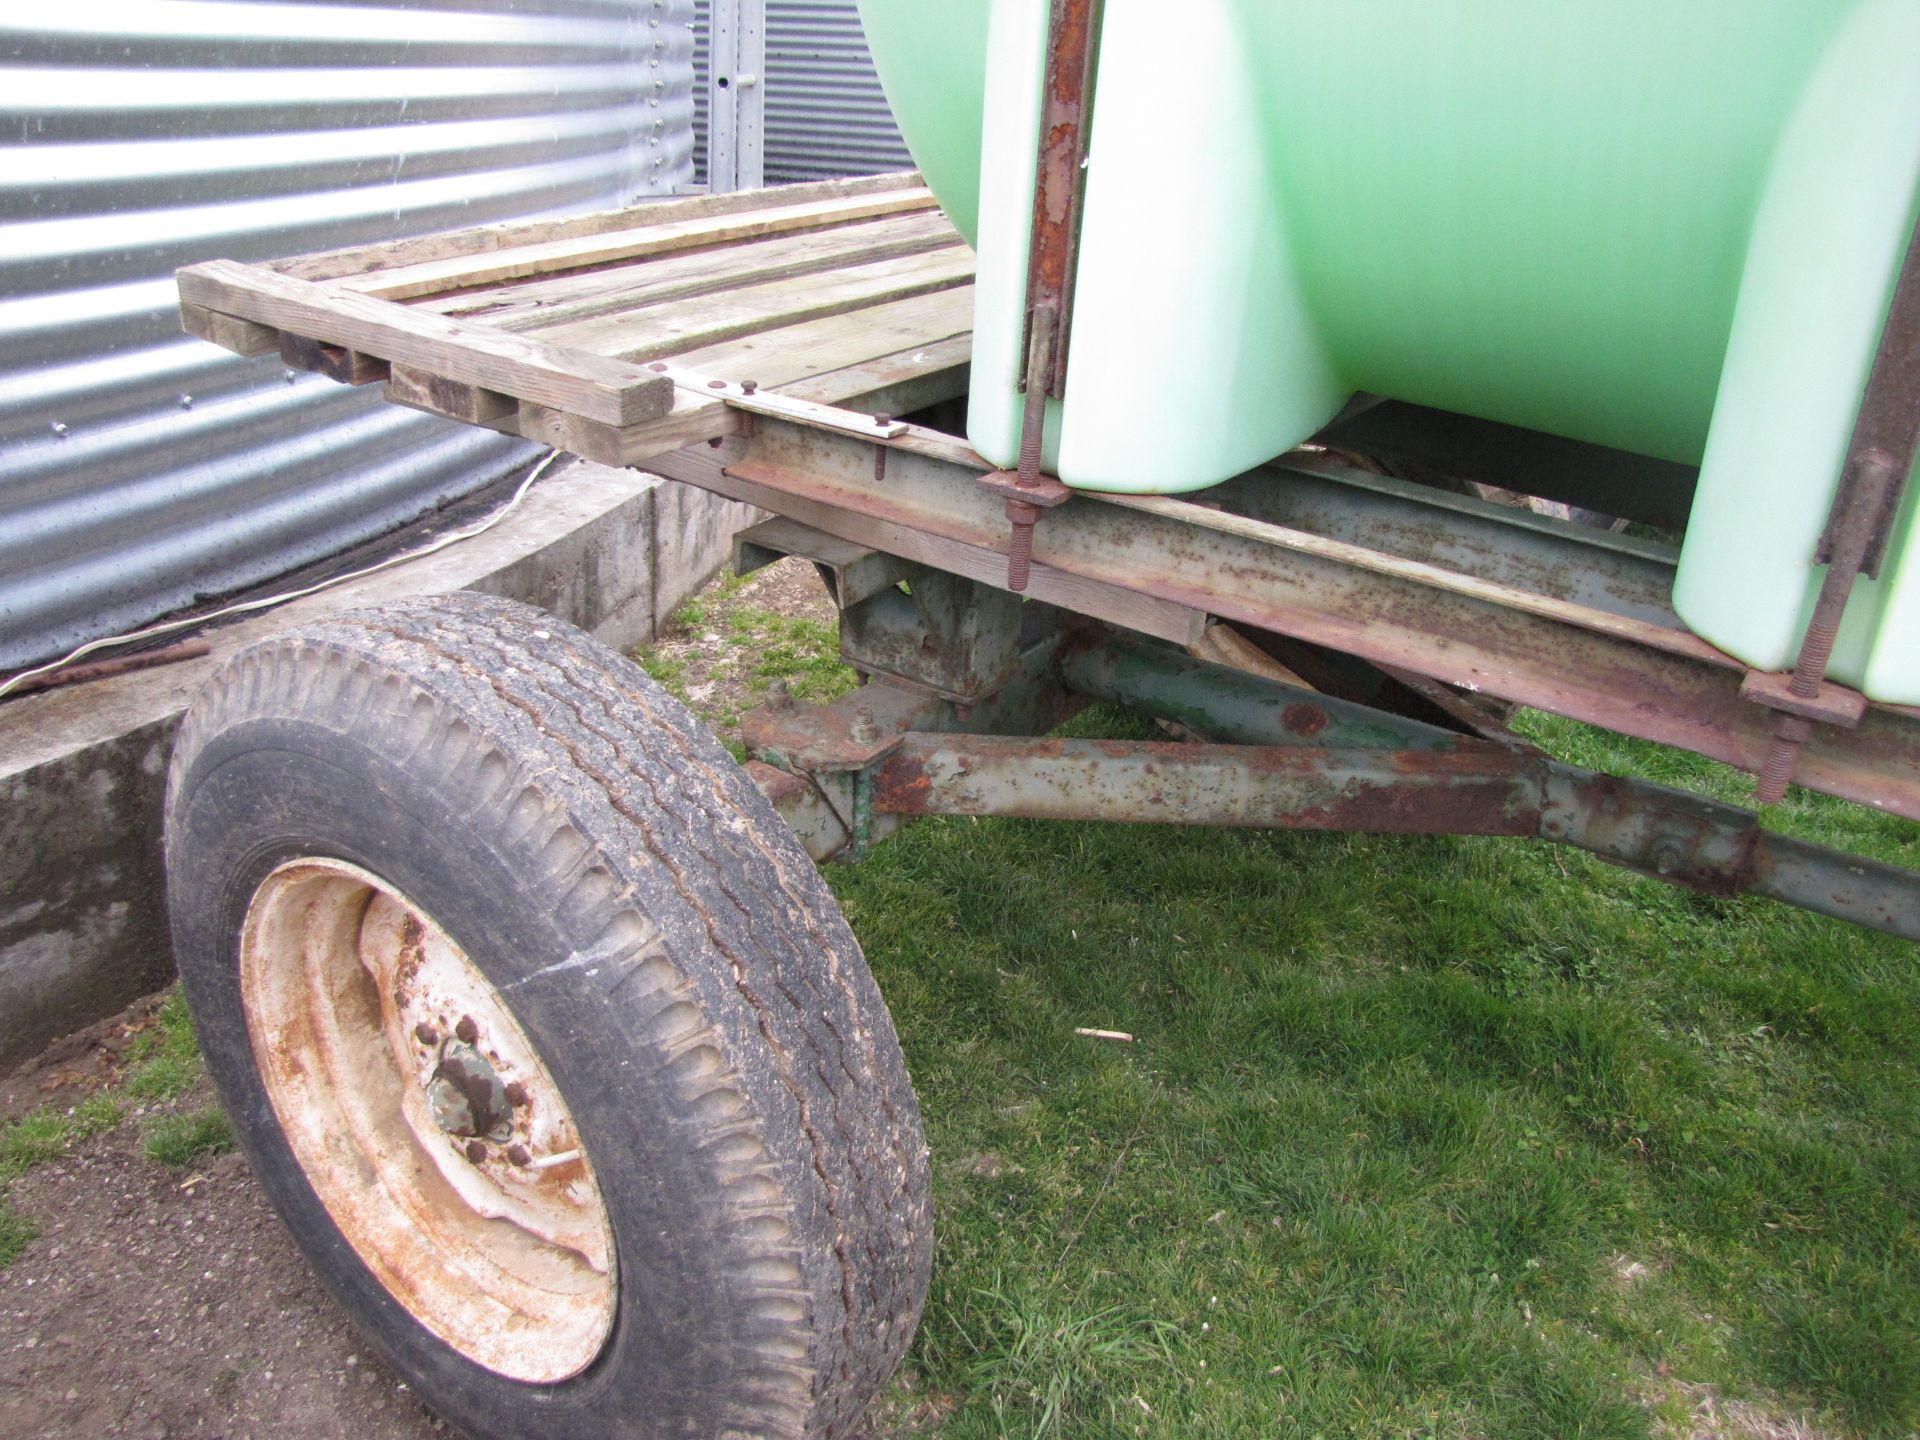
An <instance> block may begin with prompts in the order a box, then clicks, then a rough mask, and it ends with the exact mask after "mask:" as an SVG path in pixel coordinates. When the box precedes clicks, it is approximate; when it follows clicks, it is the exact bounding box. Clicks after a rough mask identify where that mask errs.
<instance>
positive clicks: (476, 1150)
mask: <svg viewBox="0 0 1920 1440" xmlns="http://www.w3.org/2000/svg"><path fill="white" fill-rule="evenodd" d="M486 1158H487V1147H486V1145H485V1144H483V1143H482V1142H481V1141H478V1140H469V1141H467V1159H469V1160H471V1161H472V1162H473V1163H474V1164H476V1165H478V1164H479V1163H480V1162H481V1161H482V1160H484V1159H486Z"/></svg>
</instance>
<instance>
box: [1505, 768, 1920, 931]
mask: <svg viewBox="0 0 1920 1440" xmlns="http://www.w3.org/2000/svg"><path fill="white" fill-rule="evenodd" d="M1545 783H1546V790H1545V797H1544V798H1545V804H1544V806H1543V809H1542V812H1541V821H1540V835H1541V838H1543V839H1546V840H1553V841H1557V842H1558V843H1560V844H1563V845H1571V846H1573V847H1575V848H1576V849H1580V850H1586V851H1588V852H1590V853H1592V854H1594V855H1598V856H1599V857H1600V858H1601V859H1603V860H1607V861H1610V862H1612V863H1613V864H1615V865H1621V866H1624V867H1626V868H1627V869H1629V870H1637V871H1640V872H1641V873H1642V874H1645V875H1651V876H1653V877H1655V878H1657V879H1661V880H1667V881H1670V882H1671V883H1673V884H1676V885H1682V886H1685V887H1686V888H1687V889H1690V890H1697V891H1700V892H1701V893H1703V894H1708V895H1719V896H1722V897H1728V896H1733V895H1740V894H1752V895H1764V896H1766V897H1768V898H1769V899H1773V900H1779V901H1782V902H1784V903H1786V904H1789V905H1796V906H1798V907H1800V908H1801V909H1803V910H1813V911H1816V912H1818V913H1819V914H1822V915H1831V916H1833V917H1834V918H1835V919H1838V920H1846V921H1850V922H1851V923H1853V924H1855V925H1864V926H1866V927H1867V928H1868V929H1870V930H1882V931H1885V932H1886V933H1888V934H1890V935H1898V936H1899V937H1901V938H1902V939H1904V940H1916V941H1920V873H1915V872H1914V871H1911V870H1905V869H1902V868H1901V867H1899V866H1897V865H1887V864H1884V863H1882V862H1880V861H1878V860H1869V859H1866V858H1864V857H1862V856H1858V855H1849V854H1847V853H1845V852H1844V851H1840V850H1833V849H1829V848H1828V847H1826V846H1824V845H1815V844H1812V843H1810V842H1808V841H1805V840H1796V839H1793V838H1792V837H1790V836H1786V835H1778V834H1775V833H1773V832H1772V831H1769V830H1765V829H1763V828H1762V827H1761V825H1760V821H1759V818H1758V817H1757V816H1755V815H1754V814H1753V813H1752V812H1751V811H1748V810H1742V809H1739V808H1738V807H1737V806H1733V805H1722V804H1720V803H1719V802H1718V801H1714V800H1708V799H1704V798H1703V797H1701V796H1698V795H1689V794H1687V793H1685V792H1684V791H1679V790H1670V789H1668V788H1667V787H1665V786H1663V785H1653V784H1649V783H1648V782H1646V781H1643V780H1629V779H1624V778H1622V777H1620V776H1617V775H1601V774H1597V773H1595V772H1594V771H1591V770H1581V769H1578V768H1576V767H1574V766H1571V765H1562V764H1560V763H1558V762H1550V763H1549V764H1548V766H1547V771H1546V779H1545Z"/></svg>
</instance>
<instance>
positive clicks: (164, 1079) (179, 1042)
mask: <svg viewBox="0 0 1920 1440" xmlns="http://www.w3.org/2000/svg"><path fill="white" fill-rule="evenodd" d="M201 1070H202V1063H201V1059H200V1047H199V1044H198V1043H197V1042H196V1041H195V1039H194V1035H193V1020H192V1017H191V1016H189V1015H188V1013H187V1002H186V997H185V996H184V995H182V994H181V993H180V989H179V987H178V986H175V987H174V988H173V989H172V990H170V991H169V992H168V993H167V996H166V999H165V1000H163V1001H162V1002H161V1004H160V1008H159V1009H158V1010H156V1011H155V1012H154V1022H153V1025H152V1026H151V1027H150V1028H149V1029H147V1030H146V1031H144V1032H143V1033H141V1034H140V1035H139V1036H137V1037H136V1038H135V1040H134V1043H133V1044H132V1045H131V1046H129V1047H128V1050H127V1056H126V1068H125V1070H124V1072H123V1074H122V1076H121V1078H120V1081H119V1083H118V1084H117V1085H115V1086H112V1087H111V1088H107V1089H102V1090H99V1091H96V1092H95V1093H94V1094H92V1095H89V1096H88V1097H87V1098H86V1099H85V1100H83V1101H81V1102H80V1103H79V1104H78V1105H76V1106H73V1107H72V1108H70V1109H65V1110H62V1109H56V1108H54V1107H52V1106H41V1107H40V1108H39V1109H37V1110H33V1111H31V1112H29V1113H28V1114H26V1115H23V1116H21V1117H20V1118H19V1119H17V1120H14V1121H12V1122H10V1123H9V1124H7V1125H6V1126H4V1127H0V1270H4V1269H5V1268H6V1267H7V1266H8V1265H10V1264H11V1263H12V1262H13V1261H14V1260H16V1259H17V1258H19V1255H20V1252H21V1251H23V1250H25V1249H26V1247H27V1246H28V1245H29V1244H31V1243H32V1241H33V1240H34V1238H35V1236H36V1235H37V1234H38V1233H39V1232H38V1230H37V1229H36V1228H35V1226H34V1224H33V1222H32V1221H31V1220H30V1219H28V1218H27V1217H26V1216H25V1215H22V1214H21V1213H20V1212H19V1210H17V1209H16V1208H14V1207H13V1206H12V1205H11V1204H10V1203H9V1202H8V1201H7V1198H6V1192H7V1187H8V1186H9V1185H10V1184H11V1183H12V1182H13V1181H14V1180H17V1179H18V1178H19V1177H20V1176H22V1175H24V1174H26V1173H27V1171H29V1170H31V1169H32V1168H33V1167H34V1166H36V1165H43V1164H45V1163H46V1162H47V1161H49V1160H54V1159H57V1158H59V1157H60V1156H61V1155H64V1154H66V1153H67V1152H68V1151H69V1150H70V1149H71V1148H72V1147H73V1146H74V1145H77V1144H78V1143H79V1142H81V1141H82V1140H87V1139H91V1138H92V1137H93V1136H95V1135H102V1134H105V1133H106V1132H107V1131H109V1130H112V1129H113V1128H114V1127H116V1126H117V1125H119V1124H120V1123H121V1122H122V1121H123V1120H124V1119H125V1118H126V1113H127V1112H126V1107H125V1104H124V1102H125V1101H128V1100H132V1101H137V1102H142V1103H144V1104H147V1105H160V1106H164V1105H165V1104H166V1103H167V1102H171V1101H173V1100H176V1099H178V1098H179V1097H180V1096H181V1095H184V1094H185V1093H186V1092H187V1091H188V1090H191V1089H192V1088H193V1086H194V1084H195V1082H197V1081H198V1080H199V1078H200V1074H201ZM216 1122H217V1123H216ZM143 1124H144V1127H145V1129H146V1131H147V1136H148V1138H147V1146H146V1152H147V1154H148V1156H149V1157H151V1158H152V1159H155V1160H159V1161H161V1162H162V1163H163V1164H167V1165H184V1164H186V1163H187V1161H188V1160H191V1159H193V1158H195V1157H197V1156H199V1155H202V1154H218V1153H219V1152H220V1151H221V1150H225V1149H230V1148H231V1147H232V1137H231V1133H230V1132H229V1131H228V1129H227V1122H226V1117H225V1116H224V1115H221V1114H220V1113H219V1112H218V1111H217V1110H203V1111H197V1112H194V1113H193V1114H190V1115H179V1114H175V1113H173V1112H172V1111H170V1110H166V1109H161V1110H159V1111H158V1112H157V1113H155V1114H152V1115H149V1116H148V1117H146V1119H145V1120H144V1122H143ZM174 1156H179V1157H182V1158H179V1159H174V1158H170V1157H174Z"/></svg>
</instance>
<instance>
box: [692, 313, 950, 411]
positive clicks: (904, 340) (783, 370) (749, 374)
mask: <svg viewBox="0 0 1920 1440" xmlns="http://www.w3.org/2000/svg"><path fill="white" fill-rule="evenodd" d="M972 328H973V287H972V286H971V285H961V286H956V287H954V288H953V289H951V290H934V291H929V292H928V293H927V294H925V295H915V296H912V297H910V298H908V299H905V300H890V301H887V302H885V303H884V304H880V305H874V306H871V307H869V308H868V309H865V310H858V311H854V312H852V313H850V314H846V315H830V316H825V317H823V318H821V319H818V320H808V321H803V322H801V323H800V324H798V325H789V326H785V327H782V328H780V329H777V330H766V331H761V332H759V333H757V334H751V335H741V336H738V337H736V338H734V339H730V340H722V341H719V342H717V343H715V344H712V345H703V346H700V347H699V348H698V349H689V350H683V351H681V352H679V353H678V354H676V355H674V356H673V357H672V359H673V363H674V364H676V365H681V366H684V367H686V368H687V369H689V370H698V371H700V372H701V373H702V374H705V375H719V376H722V377H723V378H726V379H730V380H755V381H758V382H759V385H760V388H761V389H763V390H772V389H780V390H785V391H787V392H788V393H790V394H797V395H800V396H801V398H802V399H806V400H821V401H826V402H832V401H836V400H839V399H841V398H843V397H844V395H846V394H858V393H862V392H861V391H860V390H851V391H844V392H839V393H827V392H821V393H813V392H811V391H808V392H805V393H803V392H802V391H800V390H798V389H795V388H793V387H794V386H795V385H796V384H797V383H799V382H811V381H812V380H813V379H814V378H816V377H821V376H825V375H827V374H829V373H830V372H833V371H837V370H843V369H846V368H848V367H852V366H859V365H864V364H868V363H873V362H878V361H880V360H883V359H887V358H889V357H893V356H898V355H900V354H902V353H903V352H904V353H905V354H907V356H908V357H909V359H908V363H912V362H911V356H912V355H913V354H914V353H915V352H917V351H918V350H921V349H924V348H927V347H929V346H934V345H939V344H941V343H942V342H944V341H948V340H952V339H955V338H963V339H964V338H965V337H967V336H969V334H970V332H971V330H972ZM930 363H935V364H938V363H944V362H930ZM888 378H889V379H890V380H896V379H898V378H900V376H899V373H898V371H897V370H893V371H890V374H889V377H888ZM871 388H877V387H871Z"/></svg>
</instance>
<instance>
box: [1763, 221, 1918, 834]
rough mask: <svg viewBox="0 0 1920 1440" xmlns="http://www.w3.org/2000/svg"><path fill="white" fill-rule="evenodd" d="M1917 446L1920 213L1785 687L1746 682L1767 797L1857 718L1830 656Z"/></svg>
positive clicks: (1877, 555)
mask: <svg viewBox="0 0 1920 1440" xmlns="http://www.w3.org/2000/svg"><path fill="white" fill-rule="evenodd" d="M1916 454H1920V220H1916V221H1915V223H1914V229H1913V236H1912V238H1911V239H1910V240H1909V241H1908V243H1907V253H1906V257H1905V259H1904V260H1903V261H1902V262H1901V266H1900V275H1899V278H1898V279H1897V280H1896V281H1895V284H1894V289H1893V299H1892V301H1891V302H1890V303H1889V305H1888V308H1887V321H1886V325H1885V327H1884V328H1883V329H1882V330H1881V332H1880V344H1879V346H1878V347H1877V348H1876V350H1875V351H1874V356H1873V368H1872V369H1871V370H1870V371H1869V372H1868V375H1867V386H1866V390H1865V392H1864V393H1863V394H1862V396H1861V398H1860V412H1859V415H1858V416H1857V417H1856V419H1855V421H1854V427H1853V436H1852V438H1851V439H1850V440H1849V441H1848V443H1847V458H1846V462H1845V464H1844V465H1843V467H1842V469H1841V472H1840V483H1839V485H1838V487H1837V488H1836V490H1835V492H1834V497H1833V507H1832V509H1831V510H1830V511H1829V513H1828V515H1827V525H1826V529H1825V531H1824V532H1823V533H1822V534H1821V536H1820V545H1819V548H1818V550H1817V551H1816V552H1815V554H1814V561H1815V563H1816V564H1820V565H1824V566H1826V574H1825V575H1823V576H1822V577H1821V581H1820V594H1819V598H1818V599H1817V600H1815V602H1814V606H1813V614H1812V616H1811V617H1810V618H1809V619H1808V621H1807V628H1806V633H1805V634H1804V635H1803V636H1802V638H1801V641H1800V651H1799V656H1798V658H1797V659H1796V660H1795V662H1794V666H1793V670H1792V671H1791V674H1790V678H1788V680H1787V683H1786V684H1785V685H1784V686H1781V685H1773V686H1765V685H1763V686H1759V687H1755V686H1751V685H1750V686H1749V687H1748V689H1747V694H1748V697H1749V698H1750V699H1753V700H1755V701H1757V702H1758V703H1760V704H1762V705H1765V706H1767V707H1769V708H1770V709H1771V710H1772V711H1773V719H1772V725H1773V738H1772V743H1771V744H1770V745H1769V746H1768V748H1767V756H1766V760H1765V761H1764V762H1763V764H1762V765H1761V768H1760V780H1759V784H1758V786H1757V787H1756V792H1757V795H1758V798H1759V800H1760V803H1761V804H1763V805H1771V804H1773V803H1775V802H1776V801H1778V800H1779V799H1780V798H1781V797H1782V796H1784V795H1785V794H1786V793H1787V784H1788V782H1789V781H1791V780H1793V779H1794V778H1795V772H1796V769H1797V767H1798V765H1799V763H1800V756H1801V753H1802V750H1803V747H1804V746H1805V745H1806V743H1807V742H1808V741H1809V740H1810V739H1812V738H1813V736H1814V735H1815V734H1816V733H1817V727H1818V726H1819V725H1821V724H1826V725H1828V726H1832V725H1842V726H1847V727H1851V726H1853V725H1855V724H1857V723H1858V720H1859V714H1860V711H1859V709H1858V708H1857V707H1848V708H1846V709H1843V710H1839V711H1835V710H1832V709H1830V708H1828V707H1826V706H1823V705H1821V704H1820V703H1819V702H1820V700H1821V699H1822V692H1823V691H1824V690H1825V689H1827V688H1828V687H1827V686H1826V676H1827V665H1828V663H1829V662H1830V661H1831V660H1832V659H1833V647H1834V644H1835V642H1836V641H1837V640H1838V639H1839V636H1840V621H1841V619H1842V617H1843V616H1844V615H1845V614H1846V610H1847V601H1848V599H1849V598H1850V597H1851V596H1852V594H1853V585H1854V581H1855V580H1857V579H1858V578H1859V577H1860V576H1862V575H1866V576H1868V577H1870V578H1878V577H1879V574H1880V566H1881V564H1882V563H1883V562H1884V561H1885V559H1886V554H1887V546H1888V545H1889V544H1890V543H1891V542H1892V539H1893V526H1894V518H1895V517H1896V516H1897V515H1898V514H1899V511H1900V499H1901V496H1902V494H1903V493H1904V491H1905V490H1906V485H1907V477H1908V476H1909V475H1910V474H1912V472H1913V464H1914V458H1915V456H1916Z"/></svg>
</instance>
